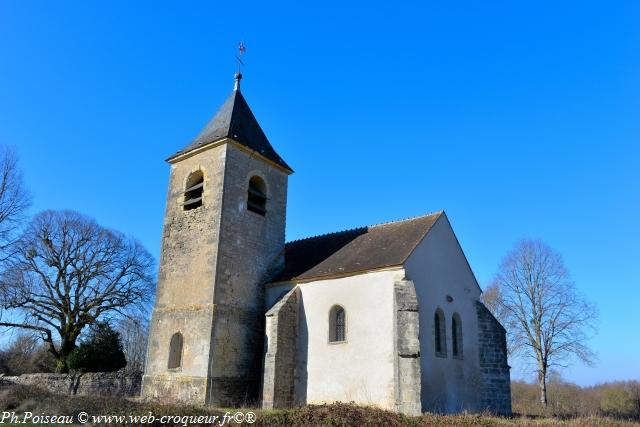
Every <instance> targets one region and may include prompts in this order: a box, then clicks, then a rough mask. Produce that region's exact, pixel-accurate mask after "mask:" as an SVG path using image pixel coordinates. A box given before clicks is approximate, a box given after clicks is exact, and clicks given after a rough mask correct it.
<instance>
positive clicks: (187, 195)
mask: <svg viewBox="0 0 640 427" xmlns="http://www.w3.org/2000/svg"><path fill="white" fill-rule="evenodd" d="M203 190H204V174H203V173H202V171H200V170H199V171H195V172H193V173H192V174H191V175H189V179H187V188H186V189H185V190H184V210H185V211H188V210H191V209H196V208H199V207H200V206H202V192H203Z"/></svg>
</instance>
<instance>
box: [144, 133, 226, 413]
mask: <svg viewBox="0 0 640 427" xmlns="http://www.w3.org/2000/svg"><path fill="white" fill-rule="evenodd" d="M226 151H227V150H226V146H225V145H220V146H217V147H213V148H211V149H209V150H207V151H204V152H201V153H199V154H196V155H194V156H191V157H189V158H187V159H184V160H182V161H180V162H179V163H176V164H173V165H171V175H170V178H169V190H168V193H167V207H166V212H165V219H164V225H163V233H162V248H161V255H160V269H159V274H158V289H157V296H156V305H155V308H154V311H153V316H152V321H151V325H150V333H149V344H148V349H147V366H146V369H145V376H144V378H143V385H142V395H143V396H145V397H148V398H158V399H162V400H171V401H175V400H179V401H185V402H191V403H201V404H203V403H205V401H206V397H207V380H208V377H209V359H210V354H209V353H210V342H211V332H212V324H213V317H214V312H215V307H214V304H213V301H214V278H215V272H216V265H217V255H218V251H217V247H218V244H219V238H220V235H219V230H220V218H221V213H222V209H221V206H222V194H223V192H222V189H223V188H224V171H225V164H226V156H227V155H226ZM198 169H200V170H202V172H203V173H204V192H203V206H201V207H200V208H197V209H192V210H187V211H185V210H183V206H182V205H183V203H184V190H185V185H186V181H187V178H188V177H189V175H190V174H191V173H192V172H194V171H197V170H198ZM176 332H180V333H181V334H182V335H183V337H184V345H183V353H182V366H181V367H180V368H177V369H173V370H169V369H167V366H168V365H167V363H168V356H169V343H170V341H171V336H172V335H173V334H174V333H176Z"/></svg>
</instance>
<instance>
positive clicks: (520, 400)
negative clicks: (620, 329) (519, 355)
mask: <svg viewBox="0 0 640 427" xmlns="http://www.w3.org/2000/svg"><path fill="white" fill-rule="evenodd" d="M539 392H540V390H539V387H538V384H534V383H526V382H523V381H513V382H512V383H511V398H512V402H513V412H514V413H517V414H521V415H527V416H540V417H542V416H556V417H563V418H565V417H589V416H608V417H615V418H620V419H634V420H640V381H616V382H609V383H604V384H598V385H594V386H589V387H580V386H578V385H576V384H572V383H569V382H566V381H563V380H562V379H561V378H559V377H558V376H556V375H551V378H550V380H549V381H548V384H547V406H546V407H544V406H541V405H540V402H539Z"/></svg>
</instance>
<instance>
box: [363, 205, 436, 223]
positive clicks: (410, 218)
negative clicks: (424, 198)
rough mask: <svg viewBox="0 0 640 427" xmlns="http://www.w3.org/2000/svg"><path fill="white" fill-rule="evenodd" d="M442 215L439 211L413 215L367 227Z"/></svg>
mask: <svg viewBox="0 0 640 427" xmlns="http://www.w3.org/2000/svg"><path fill="white" fill-rule="evenodd" d="M443 213H444V210H443V209H441V210H439V211H433V212H429V213H426V214H422V215H415V216H410V217H407V218H403V219H396V220H392V221H387V222H380V223H378V224H371V225H368V227H380V226H383V225H389V224H395V223H398V222H406V221H413V220H414V219H419V218H425V217H428V216H434V215H438V214H443Z"/></svg>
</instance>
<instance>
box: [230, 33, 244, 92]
mask: <svg viewBox="0 0 640 427" xmlns="http://www.w3.org/2000/svg"><path fill="white" fill-rule="evenodd" d="M246 51H247V48H246V46H245V45H244V42H243V41H242V40H241V41H240V43H238V54H237V55H236V59H237V60H238V71H237V72H236V75H235V85H234V88H233V89H234V90H239V89H240V79H242V73H241V72H240V71H241V67H242V66H244V62H242V55H244V53H245V52H246Z"/></svg>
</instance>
